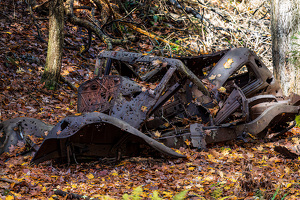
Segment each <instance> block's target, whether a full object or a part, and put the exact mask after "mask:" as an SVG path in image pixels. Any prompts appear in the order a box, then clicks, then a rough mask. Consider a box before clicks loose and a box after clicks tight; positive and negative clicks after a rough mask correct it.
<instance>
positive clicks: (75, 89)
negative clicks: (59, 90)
mask: <svg viewBox="0 0 300 200" xmlns="http://www.w3.org/2000/svg"><path fill="white" fill-rule="evenodd" d="M60 80H61V81H62V82H63V83H66V84H67V85H68V86H69V87H70V88H71V89H72V90H73V91H77V88H76V87H75V86H74V85H73V84H72V83H70V82H69V81H68V80H67V79H65V77H63V76H62V75H60Z"/></svg>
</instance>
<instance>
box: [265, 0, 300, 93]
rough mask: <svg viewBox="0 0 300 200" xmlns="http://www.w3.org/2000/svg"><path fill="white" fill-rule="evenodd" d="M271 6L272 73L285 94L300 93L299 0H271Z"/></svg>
mask: <svg viewBox="0 0 300 200" xmlns="http://www.w3.org/2000/svg"><path fill="white" fill-rule="evenodd" d="M271 7H272V8H271V9H272V10H271V13H272V19H271V20H272V21H271V24H272V25H271V31H272V51H273V66H274V74H275V77H276V78H277V79H278V80H279V81H280V84H281V87H282V90H283V93H284V94H285V95H288V94H289V93H291V92H294V93H297V94H300V82H299V81H298V80H300V79H299V78H300V60H299V55H300V49H299V46H300V20H299V19H300V0H272V6H271Z"/></svg>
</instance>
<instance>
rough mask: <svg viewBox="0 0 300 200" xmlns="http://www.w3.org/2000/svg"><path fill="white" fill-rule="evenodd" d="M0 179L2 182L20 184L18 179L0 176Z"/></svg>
mask: <svg viewBox="0 0 300 200" xmlns="http://www.w3.org/2000/svg"><path fill="white" fill-rule="evenodd" d="M0 181H3V182H8V183H15V184H20V182H19V181H16V180H12V179H8V178H0Z"/></svg>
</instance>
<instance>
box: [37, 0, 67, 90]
mask: <svg viewBox="0 0 300 200" xmlns="http://www.w3.org/2000/svg"><path fill="white" fill-rule="evenodd" d="M63 28H64V4H63V0H51V1H50V5H49V40H48V50H47V59H46V66H45V70H44V74H43V76H42V81H43V82H45V86H46V87H47V88H49V89H55V88H56V86H57V83H58V80H59V77H60V69H61V63H62V52H63V41H64V36H63Z"/></svg>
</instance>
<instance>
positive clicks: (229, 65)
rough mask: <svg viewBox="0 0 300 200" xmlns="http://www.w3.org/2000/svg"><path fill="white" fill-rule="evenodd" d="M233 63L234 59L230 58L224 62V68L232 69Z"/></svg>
mask: <svg viewBox="0 0 300 200" xmlns="http://www.w3.org/2000/svg"><path fill="white" fill-rule="evenodd" d="M232 63H233V60H232V59H231V58H228V60H227V61H226V62H225V63H224V68H225V69H230V68H231V64H232Z"/></svg>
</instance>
